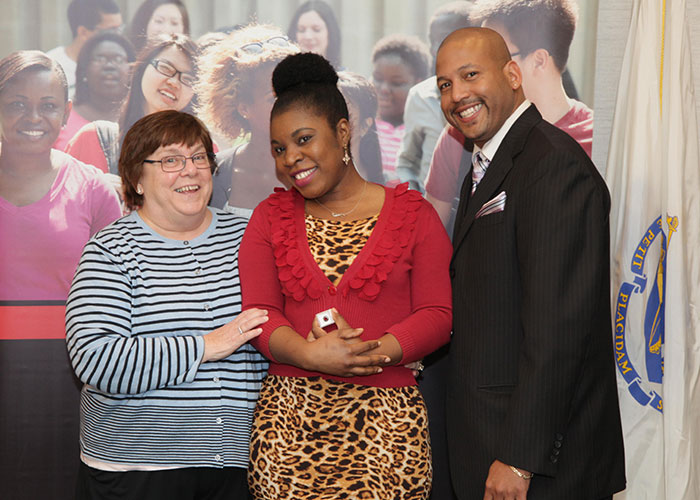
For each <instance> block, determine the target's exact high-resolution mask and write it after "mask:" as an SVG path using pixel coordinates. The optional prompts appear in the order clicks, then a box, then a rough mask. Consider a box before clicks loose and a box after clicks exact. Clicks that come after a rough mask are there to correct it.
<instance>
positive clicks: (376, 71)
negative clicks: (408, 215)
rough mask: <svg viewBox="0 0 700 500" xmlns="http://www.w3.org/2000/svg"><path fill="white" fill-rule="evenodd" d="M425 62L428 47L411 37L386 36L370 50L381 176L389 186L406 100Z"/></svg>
mask: <svg viewBox="0 0 700 500" xmlns="http://www.w3.org/2000/svg"><path fill="white" fill-rule="evenodd" d="M429 61H430V53H429V52H428V47H427V46H426V45H425V43H423V42H422V41H421V40H419V39H418V38H416V37H413V36H407V35H389V36H387V37H384V38H382V39H381V40H379V41H378V42H377V43H376V44H375V46H374V50H373V51H372V64H373V69H372V82H373V83H374V87H375V88H376V90H377V96H378V97H379V114H378V117H377V132H378V134H379V145H380V146H381V149H382V166H383V168H384V177H385V179H386V180H387V182H389V183H390V184H391V185H395V184H397V183H398V175H397V174H396V160H397V157H398V153H399V148H400V146H401V139H402V138H403V135H404V132H405V130H406V127H405V126H404V122H403V110H404V107H405V105H406V97H407V96H408V91H409V90H410V88H411V87H413V86H414V85H415V84H416V83H418V82H420V81H422V80H425V78H427V76H428V65H429Z"/></svg>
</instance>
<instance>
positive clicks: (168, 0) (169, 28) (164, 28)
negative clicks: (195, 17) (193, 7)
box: [127, 0, 190, 53]
mask: <svg viewBox="0 0 700 500" xmlns="http://www.w3.org/2000/svg"><path fill="white" fill-rule="evenodd" d="M161 33H165V34H175V35H188V36H189V34H190V16H189V14H188V13H187V8H186V7H185V4H184V3H182V1H181V0H145V1H144V2H143V3H142V4H141V6H140V7H139V8H138V9H136V12H135V13H134V17H133V18H132V19H131V24H130V25H129V29H128V32H127V34H128V37H129V39H130V40H131V43H133V44H134V47H135V48H136V52H137V53H138V52H140V51H141V50H143V48H144V47H145V46H146V45H148V41H149V39H151V38H153V37H155V36H157V35H159V34H161Z"/></svg>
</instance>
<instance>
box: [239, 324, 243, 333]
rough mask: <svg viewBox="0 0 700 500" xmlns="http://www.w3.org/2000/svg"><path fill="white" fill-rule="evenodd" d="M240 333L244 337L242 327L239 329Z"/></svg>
mask: <svg viewBox="0 0 700 500" xmlns="http://www.w3.org/2000/svg"><path fill="white" fill-rule="evenodd" d="M238 333H240V334H241V335H243V330H241V327H240V326H239V327H238Z"/></svg>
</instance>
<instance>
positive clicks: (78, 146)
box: [66, 34, 198, 174]
mask: <svg viewBox="0 0 700 500" xmlns="http://www.w3.org/2000/svg"><path fill="white" fill-rule="evenodd" d="M197 55H198V49H197V46H196V45H195V44H194V42H193V41H192V40H190V39H189V38H188V37H187V36H185V35H167V34H162V35H158V36H156V37H155V38H153V39H152V40H150V43H149V45H148V46H147V47H146V48H145V49H144V50H142V51H141V53H140V54H139V56H138V58H137V60H136V62H135V63H134V66H133V68H132V70H131V85H130V88H129V94H128V96H127V98H126V101H125V102H124V104H123V106H122V110H121V113H120V116H119V123H118V124H115V123H113V122H107V121H97V122H93V123H89V124H88V125H85V126H84V127H83V128H82V129H81V130H80V131H79V132H78V133H77V134H76V135H75V137H73V139H72V140H71V141H70V143H68V146H67V147H66V152H67V153H68V154H70V155H71V156H73V157H74V158H77V159H78V160H81V161H83V162H85V163H89V164H91V165H95V166H96V167H97V168H99V169H101V170H103V171H104V172H110V173H112V174H117V163H118V160H119V152H120V148H121V142H122V140H123V137H124V134H126V132H127V131H128V130H129V128H131V126H132V125H133V124H134V123H136V121H137V120H138V119H140V118H142V117H144V116H146V115H149V114H151V113H155V112H156V111H162V110H167V109H173V110H175V111H185V112H192V109H193V100H194V90H193V86H194V84H195V81H196V75H197V64H196V61H197Z"/></svg>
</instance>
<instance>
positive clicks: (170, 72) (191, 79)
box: [150, 59, 197, 88]
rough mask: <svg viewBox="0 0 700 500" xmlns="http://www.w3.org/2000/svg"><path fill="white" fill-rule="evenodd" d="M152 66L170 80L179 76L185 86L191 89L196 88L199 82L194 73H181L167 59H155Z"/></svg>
mask: <svg viewBox="0 0 700 500" xmlns="http://www.w3.org/2000/svg"><path fill="white" fill-rule="evenodd" d="M150 64H151V66H153V67H154V68H155V69H156V71H157V72H158V73H160V74H161V75H163V76H167V77H168V78H172V77H174V76H177V77H178V79H179V80H180V82H182V84H183V85H187V86H188V87H190V88H191V87H193V86H194V84H195V81H196V80H197V79H196V78H195V76H194V75H193V74H192V73H185V72H184V71H179V70H178V69H176V68H175V66H173V65H172V64H170V63H169V62H168V61H166V60H165V59H153V60H151V62H150Z"/></svg>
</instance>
